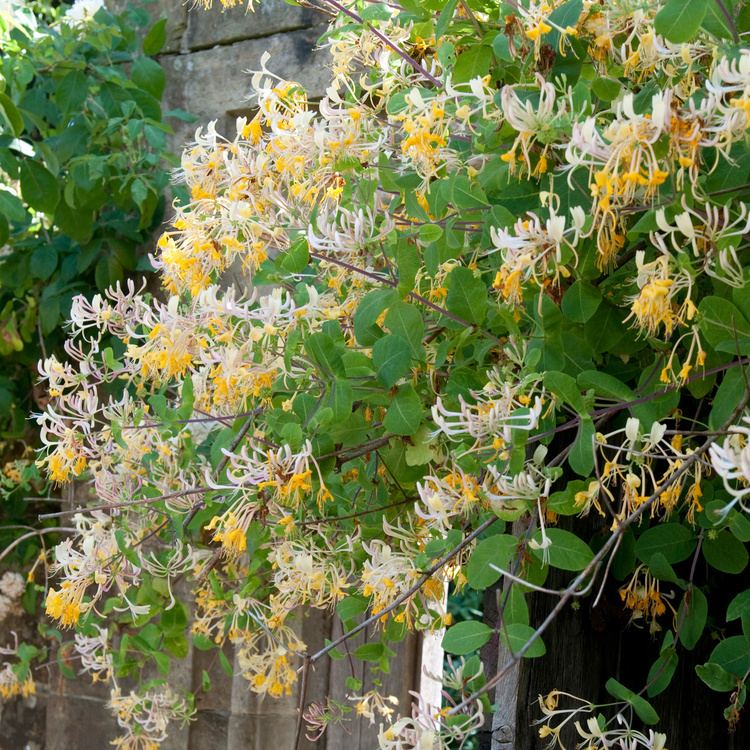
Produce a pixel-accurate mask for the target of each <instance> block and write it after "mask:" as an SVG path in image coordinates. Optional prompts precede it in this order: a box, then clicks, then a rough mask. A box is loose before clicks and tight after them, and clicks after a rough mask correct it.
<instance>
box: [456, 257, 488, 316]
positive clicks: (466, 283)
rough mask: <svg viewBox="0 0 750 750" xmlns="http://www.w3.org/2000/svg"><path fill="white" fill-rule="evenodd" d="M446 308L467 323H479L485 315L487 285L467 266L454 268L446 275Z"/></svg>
mask: <svg viewBox="0 0 750 750" xmlns="http://www.w3.org/2000/svg"><path fill="white" fill-rule="evenodd" d="M447 284H448V298H447V300H446V303H447V306H448V310H449V311H450V312H452V313H454V314H455V315H458V316H459V317H461V318H463V319H464V320H466V321H468V322H469V323H474V324H475V325H481V324H482V322H483V321H484V319H485V317H486V316H487V307H488V299H487V287H486V286H485V284H484V282H483V281H482V280H481V279H478V278H476V277H475V276H474V274H473V273H472V271H471V270H470V269H468V268H461V267H459V268H454V269H453V270H452V271H451V272H450V274H449V276H448V281H447Z"/></svg>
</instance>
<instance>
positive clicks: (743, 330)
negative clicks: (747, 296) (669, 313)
mask: <svg viewBox="0 0 750 750" xmlns="http://www.w3.org/2000/svg"><path fill="white" fill-rule="evenodd" d="M698 312H699V313H700V317H699V320H698V327H699V328H700V330H701V333H702V334H703V335H704V336H705V338H706V341H707V342H708V343H709V344H710V345H711V346H712V347H713V348H714V349H719V347H722V348H721V349H720V351H728V352H732V353H735V352H737V353H745V352H744V348H745V345H750V323H748V322H747V319H746V318H745V316H744V315H743V314H742V313H741V312H740V311H739V310H738V309H737V308H736V307H735V306H734V305H733V304H732V303H731V302H730V301H729V300H728V299H724V298H723V297H713V296H708V297H704V298H703V299H702V300H701V301H700V304H699V305H698Z"/></svg>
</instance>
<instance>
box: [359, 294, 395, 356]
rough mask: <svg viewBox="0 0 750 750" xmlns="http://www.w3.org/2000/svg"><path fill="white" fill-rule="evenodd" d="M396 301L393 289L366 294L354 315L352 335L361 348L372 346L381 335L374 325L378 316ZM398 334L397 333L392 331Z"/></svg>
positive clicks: (380, 331)
mask: <svg viewBox="0 0 750 750" xmlns="http://www.w3.org/2000/svg"><path fill="white" fill-rule="evenodd" d="M397 300H398V294H397V292H396V290H395V289H375V290H374V291H372V292H368V293H367V294H366V295H365V296H364V297H363V298H362V301H361V302H360V303H359V306H358V307H357V311H356V312H355V313H354V335H355V336H356V338H357V342H358V343H359V344H361V345H362V346H372V345H373V344H374V343H375V342H376V341H377V340H378V339H379V338H380V337H381V336H382V335H383V331H382V329H381V328H380V327H379V326H378V325H377V324H376V322H375V321H376V320H377V319H378V317H379V316H380V314H381V313H382V312H383V310H385V309H386V308H388V307H389V306H390V305H392V304H393V303H394V302H396V301H397ZM393 333H399V331H393Z"/></svg>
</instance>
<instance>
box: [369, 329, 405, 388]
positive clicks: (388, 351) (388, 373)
mask: <svg viewBox="0 0 750 750" xmlns="http://www.w3.org/2000/svg"><path fill="white" fill-rule="evenodd" d="M372 361H373V363H374V364H375V369H376V371H377V374H378V378H379V379H380V381H381V382H382V383H383V384H384V385H385V386H386V387H388V388H390V387H391V386H392V385H394V383H395V382H396V381H397V380H399V379H400V378H402V377H404V376H405V375H406V374H407V373H408V372H409V369H410V367H409V366H410V364H411V347H410V346H409V342H408V341H405V340H404V339H403V338H402V337H401V336H398V335H396V334H394V333H391V334H389V335H388V336H383V338H382V339H378V340H377V341H376V342H375V346H373V348H372Z"/></svg>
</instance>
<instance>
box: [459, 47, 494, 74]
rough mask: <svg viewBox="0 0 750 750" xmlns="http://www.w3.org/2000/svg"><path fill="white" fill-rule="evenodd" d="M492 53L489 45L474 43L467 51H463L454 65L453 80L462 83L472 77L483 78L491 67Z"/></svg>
mask: <svg viewBox="0 0 750 750" xmlns="http://www.w3.org/2000/svg"><path fill="white" fill-rule="evenodd" d="M491 59H492V55H491V53H490V50H489V48H488V47H485V46H484V45H482V44H474V45H473V46H471V47H469V48H468V49H467V50H466V52H462V53H461V54H460V55H459V56H458V58H456V63H455V65H454V66H453V81H454V82H455V83H462V82H464V81H470V80H471V79H472V78H477V77H479V78H481V77H482V76H485V75H487V72H488V71H489V69H490V60H491Z"/></svg>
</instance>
